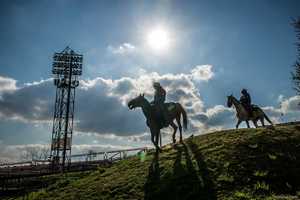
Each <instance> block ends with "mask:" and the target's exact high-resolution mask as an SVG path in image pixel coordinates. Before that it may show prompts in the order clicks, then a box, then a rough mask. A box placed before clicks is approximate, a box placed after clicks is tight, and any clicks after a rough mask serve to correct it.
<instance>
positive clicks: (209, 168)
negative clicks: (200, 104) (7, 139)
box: [29, 125, 300, 200]
mask: <svg viewBox="0 0 300 200" xmlns="http://www.w3.org/2000/svg"><path fill="white" fill-rule="evenodd" d="M297 191H300V125H289V126H282V127H279V126H278V127H276V129H275V130H272V129H263V128H260V129H240V130H227V131H220V132H216V133H211V134H207V135H202V136H196V137H193V138H189V139H187V140H185V143H184V144H183V145H182V144H178V145H176V146H175V147H174V148H173V147H171V146H170V145H169V146H166V147H165V148H164V150H163V153H162V154H160V155H159V157H158V156H156V155H155V154H154V153H153V152H150V153H148V154H147V156H146V159H145V160H144V161H141V159H140V158H139V157H133V158H130V159H127V160H123V161H121V162H118V163H116V164H115V165H113V166H112V167H111V168H106V169H104V168H103V169H98V170H97V171H95V172H93V173H91V174H89V175H87V176H85V177H83V178H80V179H77V180H74V181H69V180H68V181H66V182H65V183H64V182H61V183H59V184H55V185H52V186H50V187H48V188H47V189H45V190H41V191H39V192H36V193H31V194H30V195H29V196H30V199H64V200H67V199H251V198H253V197H254V199H259V198H262V199H282V198H279V197H276V196H277V195H284V196H285V197H286V199H290V198H292V195H293V196H294V197H295V195H297ZM298 194H299V192H298Z"/></svg>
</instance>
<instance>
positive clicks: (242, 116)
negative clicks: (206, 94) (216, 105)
mask: <svg viewBox="0 0 300 200" xmlns="http://www.w3.org/2000/svg"><path fill="white" fill-rule="evenodd" d="M232 105H234V107H235V109H236V116H237V118H238V122H237V124H236V126H235V127H236V128H238V127H239V125H240V123H241V122H242V121H246V123H247V127H248V128H250V125H249V122H248V121H249V120H251V121H252V122H253V124H254V126H255V127H256V128H257V127H258V125H257V121H258V120H260V122H261V125H262V126H265V122H264V119H266V120H267V121H268V122H269V123H270V124H271V125H273V123H272V122H271V120H270V119H269V117H268V116H267V115H266V114H265V113H264V111H263V110H262V109H261V108H259V107H258V106H256V105H252V109H253V114H252V116H251V117H250V116H249V113H248V112H247V110H246V109H245V108H244V106H243V105H242V104H241V102H240V101H239V100H237V99H236V98H235V97H234V96H233V95H230V96H227V106H228V107H232Z"/></svg>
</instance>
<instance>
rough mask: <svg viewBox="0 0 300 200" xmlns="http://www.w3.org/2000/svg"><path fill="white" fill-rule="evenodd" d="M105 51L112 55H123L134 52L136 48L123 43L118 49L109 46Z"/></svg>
mask: <svg viewBox="0 0 300 200" xmlns="http://www.w3.org/2000/svg"><path fill="white" fill-rule="evenodd" d="M107 50H108V51H109V52H111V53H113V54H119V55H125V54H130V53H133V52H135V51H136V47H135V46H134V45H132V44H130V43H123V44H121V45H120V46H118V47H115V46H111V45H109V46H108V47H107Z"/></svg>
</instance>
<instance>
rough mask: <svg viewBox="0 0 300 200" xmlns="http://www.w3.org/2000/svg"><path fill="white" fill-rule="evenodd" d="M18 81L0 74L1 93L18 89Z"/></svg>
mask: <svg viewBox="0 0 300 200" xmlns="http://www.w3.org/2000/svg"><path fill="white" fill-rule="evenodd" d="M16 83H17V81H16V80H14V79H12V78H8V77H3V76H0V95H1V92H9V91H14V90H15V89H17V86H16Z"/></svg>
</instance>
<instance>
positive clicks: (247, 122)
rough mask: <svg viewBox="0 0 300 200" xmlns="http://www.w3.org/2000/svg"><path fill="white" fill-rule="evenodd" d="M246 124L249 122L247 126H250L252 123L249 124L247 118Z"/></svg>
mask: <svg viewBox="0 0 300 200" xmlns="http://www.w3.org/2000/svg"><path fill="white" fill-rule="evenodd" d="M246 124H247V127H248V128H250V124H249V121H248V120H246Z"/></svg>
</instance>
